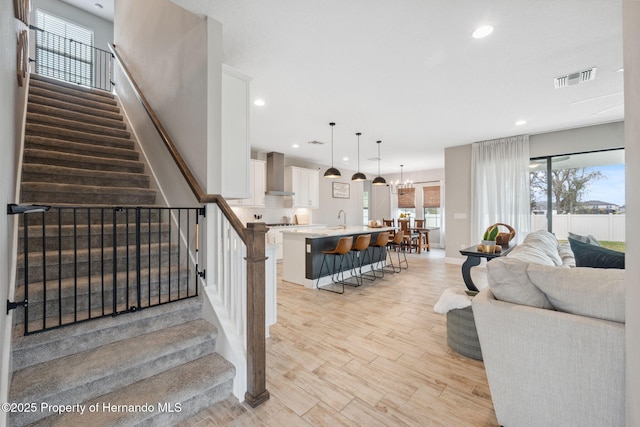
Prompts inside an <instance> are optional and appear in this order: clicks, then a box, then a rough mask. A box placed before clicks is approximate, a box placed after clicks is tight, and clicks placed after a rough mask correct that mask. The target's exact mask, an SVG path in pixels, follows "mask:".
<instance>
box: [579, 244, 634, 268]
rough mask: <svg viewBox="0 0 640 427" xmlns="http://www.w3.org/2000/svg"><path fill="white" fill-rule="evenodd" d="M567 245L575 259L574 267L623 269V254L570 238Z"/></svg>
mask: <svg viewBox="0 0 640 427" xmlns="http://www.w3.org/2000/svg"><path fill="white" fill-rule="evenodd" d="M569 244H570V245H571V251H573V255H574V256H575V258H576V267H594V268H622V269H624V252H618V251H614V250H612V249H607V248H603V247H602V246H596V245H592V244H590V243H584V242H581V241H579V240H575V239H572V238H570V237H569Z"/></svg>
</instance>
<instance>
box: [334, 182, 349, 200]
mask: <svg viewBox="0 0 640 427" xmlns="http://www.w3.org/2000/svg"><path fill="white" fill-rule="evenodd" d="M332 184H333V198H334V199H348V198H349V197H350V194H349V184H347V183H345V182H333V183H332Z"/></svg>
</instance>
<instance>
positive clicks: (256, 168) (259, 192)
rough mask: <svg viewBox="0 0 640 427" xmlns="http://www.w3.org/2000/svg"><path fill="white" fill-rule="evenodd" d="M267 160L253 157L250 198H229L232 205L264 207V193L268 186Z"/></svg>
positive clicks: (250, 170) (250, 175)
mask: <svg viewBox="0 0 640 427" xmlns="http://www.w3.org/2000/svg"><path fill="white" fill-rule="evenodd" d="M266 169H267V166H266V162H265V161H264V160H255V159H251V168H250V169H249V184H250V185H249V188H250V190H249V198H248V199H235V200H229V205H231V206H247V207H264V193H265V191H267V186H266Z"/></svg>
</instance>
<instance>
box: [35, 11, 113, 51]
mask: <svg viewBox="0 0 640 427" xmlns="http://www.w3.org/2000/svg"><path fill="white" fill-rule="evenodd" d="M36 9H42V10H44V11H46V12H49V13H51V14H53V15H56V16H58V17H60V18H64V19H66V20H68V21H70V22H73V23H75V24H79V25H81V26H83V27H86V28H91V29H93V44H94V46H96V47H97V48H100V49H103V50H109V47H108V43H111V42H113V23H112V22H109V21H106V20H104V19H102V18H99V17H97V16H95V15H91V14H90V13H87V12H85V11H84V10H81V9H78V8H75V7H73V6H71V5H69V4H67V3H64V2H61V1H59V0H31V24H33V25H35V24H36V18H35V13H36Z"/></svg>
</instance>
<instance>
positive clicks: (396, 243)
mask: <svg viewBox="0 0 640 427" xmlns="http://www.w3.org/2000/svg"><path fill="white" fill-rule="evenodd" d="M403 240H404V231H402V230H398V231H397V232H396V235H395V237H394V238H393V240H390V241H389V243H387V255H388V256H389V260H390V261H391V271H392V272H394V273H400V270H402V268H403V267H402V263H404V265H405V267H404V268H409V263H408V262H407V251H406V248H405V246H404V244H403V242H402V241H403ZM390 249H394V250H395V251H396V252H397V253H398V269H397V270H396V267H395V266H394V265H393V255H392V254H391V251H390ZM400 252H402V255H404V261H400Z"/></svg>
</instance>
